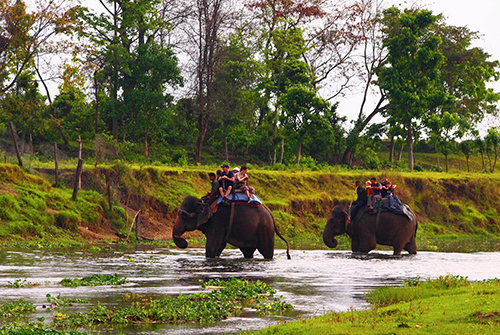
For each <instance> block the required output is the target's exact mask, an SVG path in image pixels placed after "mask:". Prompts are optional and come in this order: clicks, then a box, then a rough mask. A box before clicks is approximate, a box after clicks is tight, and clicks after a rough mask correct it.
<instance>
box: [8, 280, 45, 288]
mask: <svg viewBox="0 0 500 335" xmlns="http://www.w3.org/2000/svg"><path fill="white" fill-rule="evenodd" d="M7 283H8V284H9V287H10V288H24V287H30V286H38V285H40V284H39V283H32V282H29V281H26V279H16V280H14V281H13V282H10V281H9V282H7Z"/></svg>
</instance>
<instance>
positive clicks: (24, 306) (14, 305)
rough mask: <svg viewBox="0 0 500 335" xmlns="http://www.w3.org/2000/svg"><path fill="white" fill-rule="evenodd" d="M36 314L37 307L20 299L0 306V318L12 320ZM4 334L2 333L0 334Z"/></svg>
mask: <svg viewBox="0 0 500 335" xmlns="http://www.w3.org/2000/svg"><path fill="white" fill-rule="evenodd" d="M34 312H35V306H33V304H32V303H29V302H27V301H24V300H23V299H19V300H18V301H11V302H7V303H4V304H2V305H0V317H3V318H10V317H18V316H21V315H26V314H30V313H34ZM0 334H2V333H0Z"/></svg>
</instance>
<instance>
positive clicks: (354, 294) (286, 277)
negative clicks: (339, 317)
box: [0, 246, 500, 334]
mask: <svg viewBox="0 0 500 335" xmlns="http://www.w3.org/2000/svg"><path fill="white" fill-rule="evenodd" d="M277 254H278V255H284V251H283V250H279V251H277ZM499 256H500V253H474V254H460V253H434V252H420V253H419V254H418V255H415V256H410V255H402V256H392V254H391V252H379V251H377V252H373V253H370V254H369V255H358V254H352V253H350V252H344V251H302V250H292V260H287V259H286V257H284V256H282V257H276V258H275V259H274V260H272V261H266V260H263V259H261V258H257V259H253V260H246V259H243V258H242V257H241V253H240V252H239V250H226V251H224V253H223V255H222V258H221V259H215V260H207V259H206V258H205V257H204V250H202V249H187V250H179V249H152V248H151V247H147V248H145V247H142V246H140V247H136V248H123V247H120V248H119V249H118V248H117V249H114V248H106V249H105V250H103V251H102V252H99V253H91V252H89V251H87V250H84V249H72V250H67V249H66V250H60V251H45V250H34V251H1V252H0V294H1V295H2V297H4V299H9V300H17V299H19V298H23V299H27V300H29V301H31V302H33V303H35V305H36V306H37V307H38V310H39V311H40V313H39V314H38V315H35V316H34V317H38V316H44V317H46V318H47V314H46V312H44V310H42V308H41V306H42V305H43V304H44V303H45V302H46V297H45V296H46V294H48V293H49V294H51V295H52V296H57V295H58V294H61V295H62V296H65V297H69V298H86V299H88V300H89V301H91V302H92V303H93V304H95V303H97V301H100V302H101V303H105V304H109V305H114V306H119V305H125V304H128V303H129V302H123V301H122V295H123V294H129V295H130V294H132V293H135V294H140V295H142V296H144V297H145V298H148V297H155V298H156V297H161V296H168V295H170V296H175V295H177V294H179V292H182V293H184V294H189V293H193V292H199V291H200V287H199V282H200V280H208V279H212V278H229V277H238V278H246V279H251V280H257V279H259V280H262V281H264V282H267V283H269V284H271V285H272V286H273V287H274V288H276V289H277V290H278V294H279V295H283V296H284V297H285V299H286V300H287V301H288V302H290V303H292V304H293V305H294V306H295V308H296V311H297V312H296V313H295V314H291V315H289V316H286V317H264V318H260V317H256V315H255V313H254V312H253V311H251V310H245V311H244V313H242V315H240V316H239V317H234V318H230V319H228V320H225V321H223V322H220V323H218V324H217V325H212V326H209V327H200V326H193V325H181V326H172V325H147V326H144V325H142V326H127V327H126V328H121V329H118V330H115V331H114V333H118V332H123V333H127V334H130V333H138V334H139V333H148V334H149V333H153V334H166V333H169V334H186V333H187V334H189V333H191V334H200V333H206V334H219V333H224V332H234V331H236V330H238V329H249V328H260V327H264V326H266V325H270V324H273V323H276V322H278V321H279V320H282V319H283V318H285V319H286V318H298V317H299V316H301V315H302V316H304V315H318V314H323V313H326V312H328V311H332V310H335V311H345V310H348V309H349V308H350V307H353V308H356V309H362V308H367V307H368V305H367V303H366V301H365V300H364V298H363V294H364V292H366V291H367V290H369V289H372V288H375V287H378V286H382V285H399V284H401V281H402V280H405V279H409V278H414V277H417V276H420V277H422V278H436V277H438V276H441V275H446V274H448V273H450V274H455V275H462V276H467V277H469V279H471V280H482V279H487V278H494V277H500V269H498V267H497V264H498V257H499ZM95 273H102V274H113V273H118V274H120V275H122V276H126V277H127V278H128V279H129V280H130V283H128V284H126V285H123V286H119V287H79V288H65V287H62V286H61V285H59V284H58V283H59V282H60V281H61V279H63V278H64V277H72V278H76V277H83V276H88V275H91V274H95ZM18 278H21V279H26V280H27V281H30V282H37V283H40V284H41V285H40V286H37V287H29V288H21V289H12V288H9V287H8V282H9V281H10V282H13V281H14V280H16V279H18ZM81 309H82V307H75V311H81ZM47 319H50V318H47Z"/></svg>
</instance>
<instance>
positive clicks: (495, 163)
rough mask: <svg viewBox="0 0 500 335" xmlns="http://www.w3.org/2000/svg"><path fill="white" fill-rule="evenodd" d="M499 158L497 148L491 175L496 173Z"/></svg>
mask: <svg viewBox="0 0 500 335" xmlns="http://www.w3.org/2000/svg"><path fill="white" fill-rule="evenodd" d="M497 158H498V154H497V148H496V147H495V161H494V162H493V168H492V169H491V173H493V172H495V167H496V165H497Z"/></svg>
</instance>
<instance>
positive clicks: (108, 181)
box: [104, 169, 113, 212]
mask: <svg viewBox="0 0 500 335" xmlns="http://www.w3.org/2000/svg"><path fill="white" fill-rule="evenodd" d="M104 176H105V177H106V195H107V196H108V205H109V211H110V212H111V211H113V202H112V201H111V185H110V180H109V171H108V170H107V169H106V170H105V171H104Z"/></svg>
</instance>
